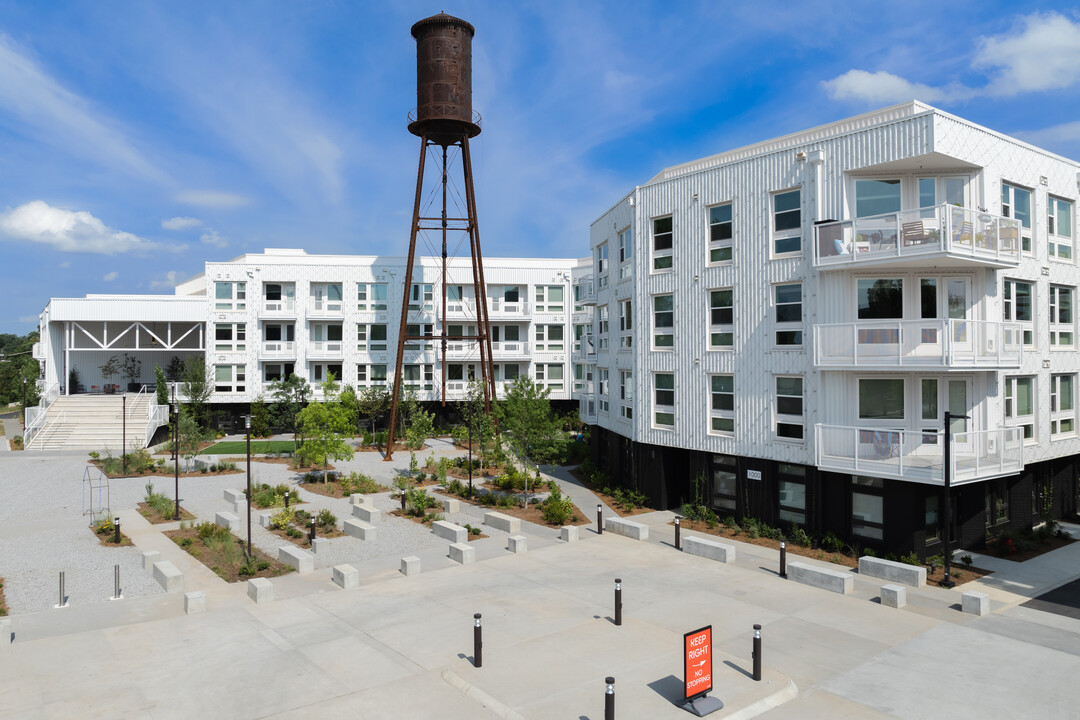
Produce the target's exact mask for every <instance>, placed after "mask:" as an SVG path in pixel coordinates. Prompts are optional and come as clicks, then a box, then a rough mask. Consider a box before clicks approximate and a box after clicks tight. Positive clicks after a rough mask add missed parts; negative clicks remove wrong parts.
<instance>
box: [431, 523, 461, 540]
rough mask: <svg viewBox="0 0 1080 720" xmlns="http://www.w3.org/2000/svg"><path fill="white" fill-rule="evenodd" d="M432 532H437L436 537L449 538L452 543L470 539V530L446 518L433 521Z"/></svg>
mask: <svg viewBox="0 0 1080 720" xmlns="http://www.w3.org/2000/svg"><path fill="white" fill-rule="evenodd" d="M431 532H433V533H435V537H440V538H442V539H443V540H449V541H450V542H452V543H463V542H466V541H467V540H468V539H469V531H468V530H466V529H465V528H463V527H461V526H460V525H455V524H454V523H452V522H446V521H445V520H436V521H435V522H433V523H431Z"/></svg>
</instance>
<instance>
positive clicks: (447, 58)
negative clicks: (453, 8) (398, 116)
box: [409, 13, 480, 145]
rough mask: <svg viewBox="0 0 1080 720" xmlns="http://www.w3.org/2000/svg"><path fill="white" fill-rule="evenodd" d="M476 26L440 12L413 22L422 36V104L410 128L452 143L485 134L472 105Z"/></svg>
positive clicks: (418, 64)
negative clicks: (481, 129) (473, 54)
mask: <svg viewBox="0 0 1080 720" xmlns="http://www.w3.org/2000/svg"><path fill="white" fill-rule="evenodd" d="M475 32H476V31H475V29H474V28H473V26H472V25H470V24H469V23H467V22H465V21H464V20H461V19H460V18H456V17H453V16H452V15H447V14H446V13H439V14H438V15H432V16H431V17H429V18H424V19H423V20H421V21H420V22H418V23H416V24H415V25H413V26H412V35H413V37H414V38H416V109H415V110H413V111H412V112H411V113H409V132H411V133H412V134H413V135H420V136H426V137H427V138H428V140H430V141H432V142H434V143H437V144H440V145H447V144H450V143H453V142H457V141H459V140H461V137H462V136H463V135H467V136H468V137H470V138H472V137H476V136H477V135H479V134H480V116H479V115H478V114H476V113H474V112H473V109H472V38H473V35H474V34H475Z"/></svg>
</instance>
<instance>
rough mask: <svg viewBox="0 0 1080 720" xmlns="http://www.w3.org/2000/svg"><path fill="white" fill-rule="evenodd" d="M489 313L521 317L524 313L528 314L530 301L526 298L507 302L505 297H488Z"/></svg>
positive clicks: (499, 315) (493, 315)
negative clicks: (525, 299)
mask: <svg viewBox="0 0 1080 720" xmlns="http://www.w3.org/2000/svg"><path fill="white" fill-rule="evenodd" d="M488 313H489V314H490V315H491V316H492V317H495V316H498V317H506V316H514V317H521V316H523V315H528V313H529V303H527V302H525V301H524V300H515V301H513V302H507V301H506V300H505V299H503V298H488Z"/></svg>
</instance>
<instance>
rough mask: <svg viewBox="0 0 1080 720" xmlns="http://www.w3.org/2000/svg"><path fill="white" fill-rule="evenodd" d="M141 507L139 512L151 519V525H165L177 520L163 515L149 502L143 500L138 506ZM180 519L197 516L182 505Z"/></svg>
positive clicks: (189, 518) (191, 518)
mask: <svg viewBox="0 0 1080 720" xmlns="http://www.w3.org/2000/svg"><path fill="white" fill-rule="evenodd" d="M137 507H138V508H139V514H140V515H142V516H143V517H144V518H146V519H147V520H149V521H150V524H151V525H163V524H165V523H171V522H176V521H175V520H173V516H172V515H171V514H170V515H162V514H160V513H159V512H158V511H157V510H155V509H154V508H152V507H151V506H150V505H149V504H148V503H144V502H141V503H139V504H138V506H137ZM180 519H181V520H194V519H195V516H194V515H192V514H191V513H189V512H188V511H187V510H185V509H184V506H183V505H181V506H180Z"/></svg>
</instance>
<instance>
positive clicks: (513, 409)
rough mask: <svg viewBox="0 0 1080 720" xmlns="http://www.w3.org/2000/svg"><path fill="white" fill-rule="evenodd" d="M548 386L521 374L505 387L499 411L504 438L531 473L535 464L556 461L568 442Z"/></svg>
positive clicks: (497, 409)
mask: <svg viewBox="0 0 1080 720" xmlns="http://www.w3.org/2000/svg"><path fill="white" fill-rule="evenodd" d="M548 393H549V391H548V389H547V388H545V387H543V386H541V385H537V384H536V383H534V382H533V381H532V379H531V378H529V377H527V376H525V375H519V376H518V377H517V379H516V380H514V382H513V384H511V385H510V387H509V388H507V390H506V399H505V400H503V401H502V402H501V403H499V404H498V406H497V408H496V414H497V416H498V418H499V429H500V431H501V432H502V435H503V438H505V439H506V440H507V441H508V442H509V443H510V447H511V448H512V449H513V450H514V454H515V455H517V456H518V458H520V459H521V461H522V463H524V464H525V466H526V467H525V471H526V472H529V471H530V470H531V466H533V465H534V464H536V463H547V462H553V461H554V460H555V459H556V458H558V457H559V456H560V454H561V453H562V450H563V446H564V445H565V444H566V441H567V438H566V433H564V432H563V431H562V423H561V421H560V420H559V418H558V417H556V415H555V413H554V412H553V411H552V409H551V402H550V401H549V400H548Z"/></svg>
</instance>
